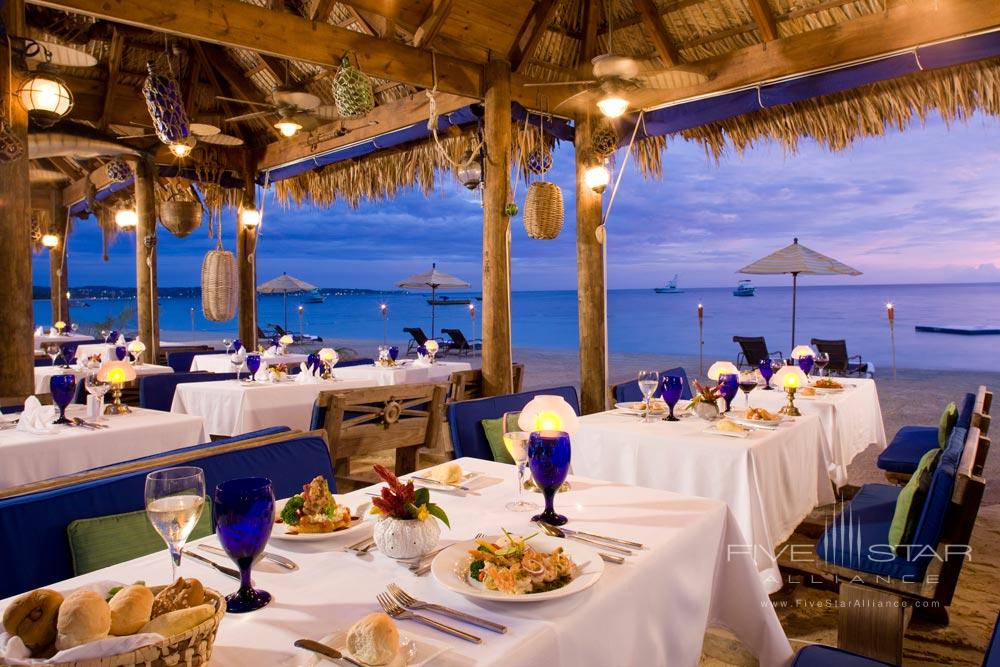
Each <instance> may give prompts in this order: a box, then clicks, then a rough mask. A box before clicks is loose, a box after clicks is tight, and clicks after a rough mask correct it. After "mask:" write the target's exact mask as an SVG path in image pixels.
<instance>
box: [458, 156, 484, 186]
mask: <svg viewBox="0 0 1000 667" xmlns="http://www.w3.org/2000/svg"><path fill="white" fill-rule="evenodd" d="M456 175H457V176H458V180H459V181H460V182H461V183H462V185H464V186H465V187H467V188H469V189H470V190H475V189H476V188H478V187H479V185H480V184H481V183H482V182H483V163H482V162H481V161H480V159H479V156H478V155H476V156H473V154H472V151H471V150H468V151H465V154H464V155H462V166H460V167H459V168H458V173H457V174H456Z"/></svg>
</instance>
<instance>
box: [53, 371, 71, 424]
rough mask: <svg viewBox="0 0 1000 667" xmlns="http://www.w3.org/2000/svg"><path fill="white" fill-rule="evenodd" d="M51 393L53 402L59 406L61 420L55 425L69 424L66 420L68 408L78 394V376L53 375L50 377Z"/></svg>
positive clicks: (67, 374)
mask: <svg viewBox="0 0 1000 667" xmlns="http://www.w3.org/2000/svg"><path fill="white" fill-rule="evenodd" d="M49 391H50V392H52V402H53V403H55V404H56V405H58V406H59V419H57V420H55V421H54V422H52V423H53V424H69V423H70V421H69V420H68V419H66V406H67V405H69V404H70V402H72V400H73V395H74V394H75V393H76V376H75V375H73V374H72V373H64V374H62V375H53V376H51V377H49Z"/></svg>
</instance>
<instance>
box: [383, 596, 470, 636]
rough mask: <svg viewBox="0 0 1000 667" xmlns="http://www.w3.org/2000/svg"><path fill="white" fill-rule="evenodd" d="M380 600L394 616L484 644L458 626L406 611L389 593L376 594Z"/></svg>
mask: <svg viewBox="0 0 1000 667" xmlns="http://www.w3.org/2000/svg"><path fill="white" fill-rule="evenodd" d="M375 599H376V600H378V603H379V605H381V606H382V610H383V611H385V613H387V614H389V616H392V617H393V618H398V619H401V620H404V621H406V620H410V621H417V622H418V623H423V624H424V625H427V626H430V627H432V628H435V629H436V630H440V631H441V632H447V633H448V634H449V635H454V636H455V637H459V638H460V639H464V640H465V641H467V642H472V643H473V644H482V643H483V640H482V639H480V638H479V637H477V636H475V635H470V634H469V633H468V632H464V631H462V630H459V629H458V628H453V627H451V626H450V625H445V624H444V623H441V622H439V621H435V620H434V619H433V618H427V617H426V616H421V615H420V614H414V613H413V612H412V611H406V610H405V609H403V608H402V607H400V606H399V604H398V603H397V602H396V601H395V600H394V599H393V598H392V597H391V596H390V595H388V594H387V593H379V594H378V595H376V596H375Z"/></svg>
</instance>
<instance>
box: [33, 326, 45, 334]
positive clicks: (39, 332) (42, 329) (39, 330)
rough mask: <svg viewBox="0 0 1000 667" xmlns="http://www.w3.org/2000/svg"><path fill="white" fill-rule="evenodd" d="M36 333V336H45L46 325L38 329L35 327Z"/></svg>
mask: <svg viewBox="0 0 1000 667" xmlns="http://www.w3.org/2000/svg"><path fill="white" fill-rule="evenodd" d="M35 335H36V336H44V335H45V327H38V328H37V329H35Z"/></svg>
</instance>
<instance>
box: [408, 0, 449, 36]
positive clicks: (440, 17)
mask: <svg viewBox="0 0 1000 667" xmlns="http://www.w3.org/2000/svg"><path fill="white" fill-rule="evenodd" d="M451 2H452V0H433V2H432V3H431V6H430V10H429V11H428V12H427V16H426V17H425V18H424V20H423V21H421V22H420V26H419V27H418V28H417V31H416V32H414V33H413V46H415V47H421V46H430V44H431V42H433V41H434V38H436V37H437V34H438V33H439V32H440V31H441V26H443V25H444V21H445V19H447V18H448V12H450V11H451Z"/></svg>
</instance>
